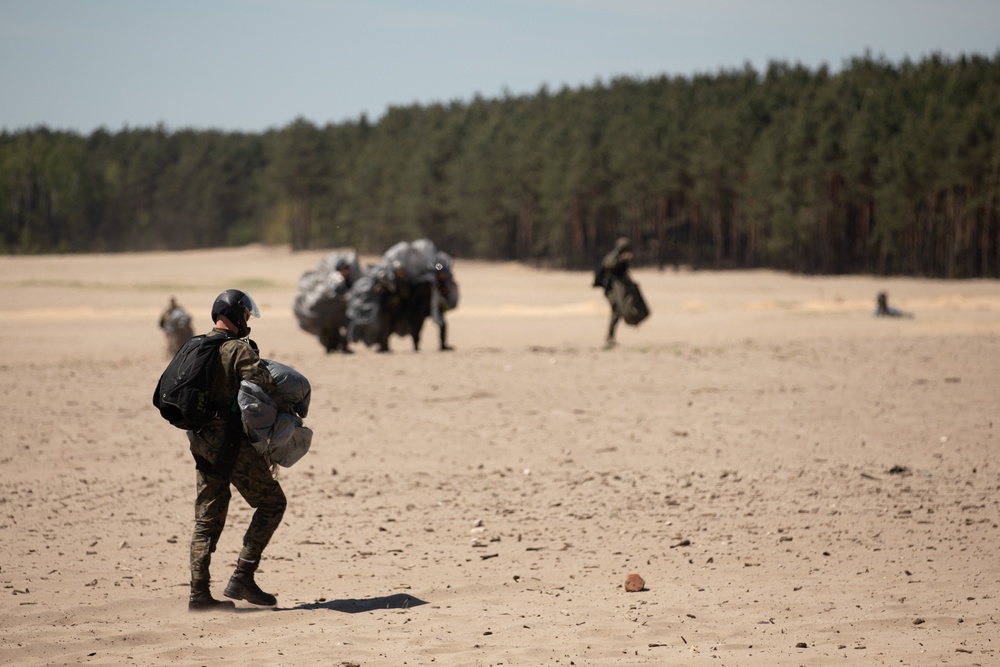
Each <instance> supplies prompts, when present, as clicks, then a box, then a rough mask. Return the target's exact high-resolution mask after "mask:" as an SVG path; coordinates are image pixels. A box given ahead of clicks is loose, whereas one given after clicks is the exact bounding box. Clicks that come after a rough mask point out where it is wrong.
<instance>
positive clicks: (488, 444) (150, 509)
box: [0, 246, 1000, 667]
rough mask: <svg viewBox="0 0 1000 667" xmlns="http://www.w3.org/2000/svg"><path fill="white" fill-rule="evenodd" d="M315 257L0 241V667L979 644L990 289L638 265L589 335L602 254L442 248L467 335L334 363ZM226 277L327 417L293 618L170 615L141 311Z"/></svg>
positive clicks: (972, 660) (999, 322)
mask: <svg viewBox="0 0 1000 667" xmlns="http://www.w3.org/2000/svg"><path fill="white" fill-rule="evenodd" d="M323 254H324V253H323V252H318V251H317V252H303V253H292V252H290V251H289V250H288V249H286V248H270V247H261V246H253V247H248V248H242V249H236V250H221V251H198V252H185V253H154V254H137V255H113V256H108V255H102V256H68V257H51V256H45V257H2V258H0V372H2V378H3V381H2V383H0V400H2V404H3V406H4V408H5V410H4V412H5V419H4V427H3V433H2V435H0V464H2V476H0V583H2V588H0V639H2V641H0V664H4V665H77V664H84V665H161V664H171V665H335V666H338V665H342V666H347V665H359V666H367V665H475V666H485V665H559V666H561V667H565V666H568V665H713V666H717V665H734V666H751V667H752V666H757V665H760V666H764V665H811V666H812V665H945V664H947V665H996V664H1000V627H998V621H1000V608H998V605H1000V555H998V554H1000V529H998V524H1000V504H998V499H1000V460H998V453H997V447H998V437H997V433H998V430H1000V425H997V426H995V425H994V422H995V421H998V420H1000V414H998V409H997V397H998V395H1000V283H998V282H995V281H971V282H946V281H929V280H917V279H880V278H874V277H801V276H789V275H784V274H780V273H774V272H735V273H709V272H690V271H673V270H667V271H663V272H659V271H656V270H654V269H641V270H637V271H635V272H634V276H635V278H636V280H637V281H638V282H639V283H640V284H641V286H642V289H643V291H644V293H645V295H646V297H647V301H648V302H649V305H650V308H651V310H652V316H651V317H650V319H649V320H648V321H646V322H645V323H643V324H642V325H641V326H640V327H638V328H629V327H622V329H621V331H620V333H619V345H618V346H617V347H616V348H614V349H610V350H605V349H603V347H602V344H603V338H604V331H605V327H606V320H607V314H608V306H607V304H606V302H605V301H604V298H603V294H602V293H601V291H600V290H597V289H593V288H591V287H590V279H591V276H590V274H589V273H586V272H556V271H544V270H536V269H532V268H528V267H524V266H520V265H514V264H487V263H478V262H469V261H463V260H461V259H459V260H458V261H457V263H456V269H455V274H456V278H457V280H458V282H459V285H460V287H461V302H460V304H459V308H458V310H456V311H454V312H453V313H451V314H450V315H449V324H450V327H449V328H450V334H451V342H452V343H453V344H454V346H455V347H456V351H454V352H452V353H442V352H439V351H438V349H437V344H436V343H437V328H436V327H435V326H434V324H433V323H432V322H427V324H426V325H425V328H424V335H425V345H424V348H425V349H423V350H421V351H420V352H418V353H415V352H414V351H413V350H412V346H411V345H410V343H409V341H408V340H403V339H400V338H396V337H394V338H393V339H392V341H391V342H392V346H393V350H394V352H393V353H392V354H389V355H380V354H376V353H375V352H374V350H372V349H368V348H365V347H363V346H362V347H357V348H356V349H357V353H356V354H354V355H352V356H347V355H340V354H335V355H327V354H325V353H324V352H323V349H322V347H321V346H320V344H319V342H318V340H317V339H316V338H314V337H313V336H310V335H308V334H306V333H304V332H302V331H301V330H300V329H299V328H298V326H297V324H296V321H295V318H294V315H293V313H292V301H293V298H294V296H295V293H296V290H297V283H298V278H299V276H300V275H301V274H302V273H303V272H304V271H306V270H309V269H312V268H313V267H314V266H315V265H316V263H317V262H318V261H319V259H320V258H321V257H322V256H323ZM229 287H238V288H241V289H245V290H247V291H249V292H250V293H251V294H252V295H253V296H254V297H255V298H256V300H257V301H258V303H259V304H260V305H261V309H262V311H263V318H262V319H261V320H257V321H254V322H253V323H252V324H253V334H252V335H253V338H254V339H255V340H256V341H257V342H258V343H259V345H260V348H261V352H262V355H263V356H264V357H266V358H270V359H274V360H277V361H280V362H282V363H285V364H288V365H291V366H293V367H295V368H296V369H298V370H299V371H301V372H302V373H304V374H305V375H306V376H307V377H308V378H309V379H310V381H311V383H312V389H313V395H312V404H311V409H310V413H309V416H308V418H307V419H306V423H307V425H308V426H310V427H311V428H312V429H313V430H314V431H315V437H314V441H313V447H312V450H311V451H310V452H309V453H308V454H307V455H306V456H305V458H303V459H302V460H301V461H300V462H299V463H297V464H296V465H294V466H293V467H291V468H287V469H282V470H281V474H280V479H281V483H282V485H283V487H284V489H285V493H286V495H287V497H288V510H287V512H286V514H285V517H284V521H283V523H282V525H281V527H280V528H279V530H278V532H277V533H276V534H275V537H274V539H273V541H272V543H271V545H270V546H269V547H268V549H267V551H266V552H265V555H264V559H263V561H262V564H261V568H260V570H259V571H258V577H257V580H258V582H259V583H260V584H261V586H262V588H264V589H265V590H267V591H270V592H273V593H275V594H276V595H277V596H278V606H277V607H276V608H261V607H254V606H252V605H249V604H247V603H245V602H238V603H237V608H236V610H235V612H233V611H230V612H220V613H205V614H191V613H189V612H188V611H187V594H188V584H189V578H190V577H189V574H190V573H189V570H188V546H189V539H190V534H191V530H192V526H193V503H194V494H195V485H194V482H195V475H194V465H193V461H192V459H191V456H190V454H189V452H188V451H187V444H186V439H185V437H184V434H183V432H182V431H179V430H177V429H175V428H173V427H171V426H170V425H169V424H167V423H166V422H165V421H163V420H162V419H161V418H160V417H159V415H158V413H157V412H156V410H155V409H154V408H153V407H152V405H151V403H150V399H151V395H152V391H153V388H154V386H155V383H156V380H157V378H158V377H159V374H160V372H161V371H162V370H163V368H164V366H165V365H166V362H167V358H166V354H165V340H164V337H163V335H162V333H161V332H160V330H159V329H158V328H157V320H158V316H159V313H160V311H161V310H162V308H163V307H164V306H165V305H166V302H167V299H168V297H169V296H170V295H176V296H177V298H178V300H179V301H180V303H181V304H182V305H183V306H185V307H187V308H188V309H189V310H190V311H191V312H192V314H193V316H194V324H195V330H196V331H205V330H207V329H208V328H209V327H210V323H209V310H210V307H211V302H212V300H213V299H214V297H215V295H216V294H217V293H218V292H220V291H221V290H223V289H225V288H229ZM880 290H885V291H887V292H888V293H889V297H890V303H892V304H893V305H895V306H897V307H899V308H902V309H904V310H907V311H912V312H913V313H914V314H915V317H914V318H912V319H885V318H875V317H872V315H871V312H872V308H873V306H874V301H875V295H876V293H877V292H878V291H880ZM250 515H251V511H250V509H249V508H248V507H247V506H246V504H245V503H244V502H243V501H242V499H240V498H239V497H238V496H235V497H234V499H233V503H232V506H231V509H230V517H229V524H228V526H227V529H226V531H225V533H224V534H223V538H222V541H221V542H220V544H219V549H218V551H217V552H216V554H215V558H214V561H213V579H214V581H213V592H214V593H215V595H216V596H217V597H221V596H222V589H223V588H224V586H225V584H226V581H227V580H228V578H229V576H230V574H231V572H232V568H233V565H234V563H235V560H236V556H237V553H238V551H239V548H240V546H241V543H242V535H243V531H244V530H245V528H246V525H247V523H248V521H249V518H250ZM632 573H635V574H639V575H640V576H641V577H642V578H643V579H644V580H645V590H643V591H640V592H626V590H625V589H624V586H623V584H624V582H625V579H626V577H627V576H628V575H629V574H632Z"/></svg>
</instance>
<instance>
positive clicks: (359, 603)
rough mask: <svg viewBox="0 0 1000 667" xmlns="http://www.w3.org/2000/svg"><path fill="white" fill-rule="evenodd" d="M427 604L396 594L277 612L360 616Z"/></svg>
mask: <svg viewBox="0 0 1000 667" xmlns="http://www.w3.org/2000/svg"><path fill="white" fill-rule="evenodd" d="M425 604H427V602H425V601H424V600H421V599H420V598H415V597H413V596H412V595H406V594H403V593H396V594H395V595H386V596H383V597H377V598H367V599H363V600H357V599H353V600H328V601H324V602H310V603H309V604H300V605H297V606H295V607H282V608H281V609H277V610H276V611H290V610H293V609H328V610H330V611H339V612H341V613H343V614H360V613H362V612H366V611H378V610H379V609H412V608H413V607H420V606H422V605H425Z"/></svg>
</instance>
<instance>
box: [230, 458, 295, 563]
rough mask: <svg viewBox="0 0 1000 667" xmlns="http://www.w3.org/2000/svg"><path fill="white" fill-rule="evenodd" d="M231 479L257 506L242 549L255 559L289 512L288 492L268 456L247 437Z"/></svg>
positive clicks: (248, 502)
mask: <svg viewBox="0 0 1000 667" xmlns="http://www.w3.org/2000/svg"><path fill="white" fill-rule="evenodd" d="M230 481H231V482H232V485H233V486H234V487H236V490H237V491H239V492H240V495H241V496H243V498H244V500H246V501H247V504H248V505H250V507H252V508H254V510H255V511H254V513H253V518H252V519H250V525H249V526H248V527H247V532H246V534H245V535H244V536H243V550H242V551H240V558H243V559H245V560H252V561H255V560H257V559H259V558H260V555H261V553H263V551H264V548H265V547H266V546H267V544H268V542H270V541H271V536H272V535H274V531H275V530H277V529H278V526H279V525H280V524H281V517H282V516H284V514H285V505H286V501H285V492H284V491H282V490H281V485H280V484H279V483H278V480H276V479H274V477H273V476H272V475H271V469H270V468H268V466H267V462H266V461H265V460H264V457H263V456H261V455H260V454H258V453H257V450H255V449H254V448H253V447H251V446H250V445H249V444H248V443H247V442H245V441H244V442H243V444H241V445H240V451H239V453H238V454H237V455H236V463H235V464H233V472H232V475H230Z"/></svg>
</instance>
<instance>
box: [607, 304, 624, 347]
mask: <svg viewBox="0 0 1000 667" xmlns="http://www.w3.org/2000/svg"><path fill="white" fill-rule="evenodd" d="M620 319H621V315H619V314H618V311H617V310H616V309H615V308H613V307H612V308H611V322H610V324H608V344H610V345H613V344H614V342H615V328H617V327H618V320H620Z"/></svg>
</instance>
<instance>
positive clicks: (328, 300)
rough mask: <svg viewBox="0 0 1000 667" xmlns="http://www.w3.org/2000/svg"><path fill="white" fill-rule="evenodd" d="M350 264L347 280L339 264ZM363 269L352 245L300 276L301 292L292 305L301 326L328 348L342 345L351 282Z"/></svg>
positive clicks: (333, 252)
mask: <svg viewBox="0 0 1000 667" xmlns="http://www.w3.org/2000/svg"><path fill="white" fill-rule="evenodd" d="M341 266H346V267H348V268H349V269H350V270H349V273H348V277H349V279H345V277H344V275H343V274H341V272H340V270H339V268H338V267H341ZM362 275H364V272H363V271H362V269H361V265H360V263H359V260H358V253H357V252H356V251H355V250H354V249H353V248H343V249H340V250H334V251H332V252H330V253H328V254H326V255H325V256H324V257H323V258H322V259H321V260H320V262H319V264H318V266H317V267H316V268H315V269H313V270H310V271H306V272H305V273H303V274H302V277H301V278H299V291H298V293H297V294H296V296H295V301H294V303H293V304H292V310H293V312H294V313H295V319H296V320H297V321H298V323H299V328H301V329H302V330H303V331H305V332H307V333H311V334H313V335H314V336H318V337H319V339H320V342H321V343H322V344H323V345H324V346H325V347H326V348H327V351H330V350H332V349H337V348H339V347H340V346H341V344H342V340H343V339H342V336H341V330H342V329H346V327H347V304H348V301H349V299H350V295H351V285H352V283H353V282H354V281H356V280H358V279H359V278H361V276H362Z"/></svg>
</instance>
